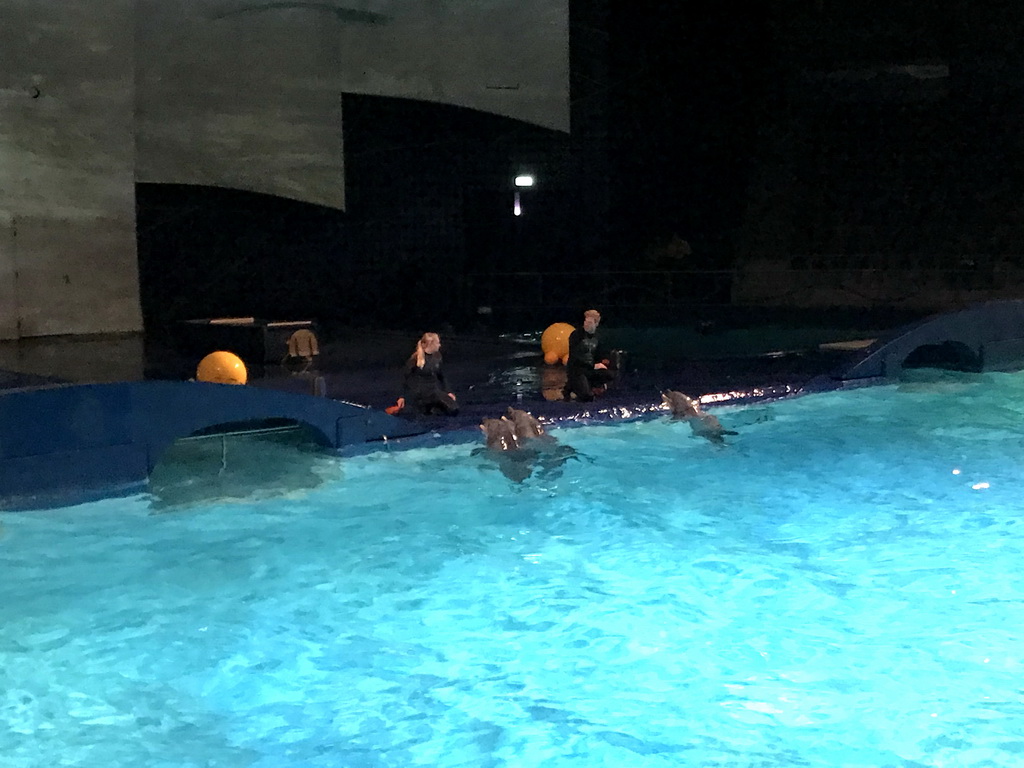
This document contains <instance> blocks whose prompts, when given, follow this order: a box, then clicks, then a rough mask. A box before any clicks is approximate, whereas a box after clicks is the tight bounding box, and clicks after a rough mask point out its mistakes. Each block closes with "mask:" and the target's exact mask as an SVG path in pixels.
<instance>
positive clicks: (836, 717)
mask: <svg viewBox="0 0 1024 768" xmlns="http://www.w3.org/2000/svg"><path fill="white" fill-rule="evenodd" d="M931 378H932V379H933V380H930V381H924V382H918V383H910V384H904V385H901V386H892V387H882V388H871V389H862V390H857V391H852V392H846V393H833V394H823V395H815V396H810V397H805V398H800V399H795V400H790V401H784V402H778V403H774V404H771V405H762V406H758V407H752V408H747V409H736V410H728V409H725V410H722V411H719V415H720V417H721V419H722V421H723V423H725V425H726V426H730V427H734V428H735V429H737V430H738V431H739V432H740V433H741V434H740V435H739V436H737V437H733V438H730V441H731V442H730V444H728V445H727V446H725V447H717V446H714V445H712V444H710V443H708V442H705V441H703V440H701V439H699V438H694V437H691V436H690V432H689V429H688V428H687V427H686V426H685V425H683V424H678V423H671V422H668V421H667V420H652V421H645V422H635V423H627V424H620V425H615V426H595V427H581V428H576V429H564V430H556V431H555V434H556V435H557V437H558V438H559V439H560V440H561V441H562V442H563V443H565V444H568V445H571V446H573V447H574V448H575V449H576V450H577V451H578V453H579V457H578V459H575V460H570V461H568V462H567V463H566V464H565V465H564V466H563V467H561V468H560V470H559V471H553V472H548V473H541V472H536V473H534V475H533V476H532V477H531V478H529V479H528V480H527V481H525V482H523V483H512V482H510V481H509V480H508V479H506V478H505V477H504V476H503V475H502V474H501V473H500V472H499V471H497V470H496V469H495V467H494V466H493V465H492V464H489V463H488V462H487V460H486V459H484V458H481V457H478V456H476V457H474V456H471V455H470V454H471V448H472V447H473V445H472V444H462V445H447V446H441V447H436V448H423V449H413V450H405V451H391V452H380V453H376V454H373V455H367V456H361V457H355V458H345V459H342V458H335V457H322V456H315V455H309V454H302V453H298V452H294V453H293V454H290V456H291V458H290V459H289V460H290V461H293V462H294V471H295V472H296V473H298V474H300V475H303V476H310V475H313V476H315V477H316V478H317V482H316V483H305V484H304V485H305V486H306V487H297V488H295V489H292V490H289V492H288V493H287V494H286V495H283V496H276V497H275V496H268V495H267V494H266V492H265V491H266V489H261V488H260V487H259V486H258V483H259V478H258V477H256V476H254V477H253V484H254V489H253V494H252V496H251V497H250V498H247V499H243V500H230V501H220V502H218V501H212V502H211V501H206V502H203V503H201V504H185V505H179V506H178V507H175V508H174V509H173V511H170V512H161V513H159V514H158V513H156V512H155V510H156V509H161V510H163V509H165V507H162V506H159V507H158V506H154V505H153V504H152V503H151V499H149V498H147V497H137V498H130V499H121V500H111V501H106V502H103V503H97V504H90V505H83V506H78V507H73V508H66V509H59V510H53V511H47V512H37V513H22V514H7V515H5V516H0V526H2V530H0V573H2V580H0V755H2V756H3V759H2V764H3V766H4V768H28V767H29V766H31V767H32V768H38V767H39V766H97V767H99V766H103V767H104V768H110V767H113V768H128V767H129V766H132V767H134V766H160V767H164V766H166V767H167V768H171V767H172V766H173V768H193V767H196V768H198V767H200V766H203V767H205V766H239V767H241V766H256V767H258V768H300V767H301V768H307V767H312V766H317V767H318V768H319V767H320V766H323V767H325V768H326V767H327V766H331V767H335V766H341V767H344V768H364V767H365V768H377V767H378V766H395V767H396V768H397V767H399V766H400V767H402V768H405V767H407V766H443V767H445V768H447V767H449V766H467V767H468V766H474V767H478V766H516V767H517V768H518V767H520V766H545V767H550V768H561V767H562V766H579V767H580V768H584V767H586V768H593V767H594V766H609V767H610V766H615V767H616V768H623V767H628V766H659V767H660V766H733V767H739V766H744V767H746V766H773V767H774V766H828V767H830V768H832V767H834V766H871V768H880V767H882V766H901V767H904V766H914V767H917V766H958V767H959V766H1016V765H1020V764H1022V762H1024V664H1022V655H1024V642H1022V639H1024V638H1022V632H1024V629H1022V628H1024V567H1022V562H1024V559H1022V550H1024V523H1022V514H1021V512H1022V507H1024V502H1022V501H1021V480H1022V477H1024V466H1022V461H1024V459H1022V457H1024V376H1021V375H1010V374H987V375H975V376H942V377H939V376H934V377H931ZM282 460H283V459H281V457H280V456H278V457H277V459H276V461H277V470H278V472H280V470H281V466H280V463H281V461H282Z"/></svg>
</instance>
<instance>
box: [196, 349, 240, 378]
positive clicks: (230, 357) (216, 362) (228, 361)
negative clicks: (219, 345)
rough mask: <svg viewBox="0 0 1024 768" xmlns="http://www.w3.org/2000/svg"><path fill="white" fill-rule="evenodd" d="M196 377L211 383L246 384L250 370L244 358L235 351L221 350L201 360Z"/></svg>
mask: <svg viewBox="0 0 1024 768" xmlns="http://www.w3.org/2000/svg"><path fill="white" fill-rule="evenodd" d="M196 379H197V380H198V381H206V382H210V383H211V384H245V382H247V381H248V380H249V372H248V371H247V370H246V369H245V363H243V362H242V358H240V357H239V356H238V355H236V354H234V353H233V352H225V351H223V350H220V351H218V352H211V353H210V354H208V355H207V356H206V357H204V358H203V359H202V360H200V361H199V366H198V367H197V368H196Z"/></svg>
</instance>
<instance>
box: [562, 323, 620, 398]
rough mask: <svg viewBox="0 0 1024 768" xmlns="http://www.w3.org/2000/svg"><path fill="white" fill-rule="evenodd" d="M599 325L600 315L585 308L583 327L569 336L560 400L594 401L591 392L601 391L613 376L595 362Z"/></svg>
mask: <svg viewBox="0 0 1024 768" xmlns="http://www.w3.org/2000/svg"><path fill="white" fill-rule="evenodd" d="M600 323H601V313H600V312H598V311H597V310H596V309H588V310H587V311H586V312H584V313H583V327H582V328H577V329H576V330H575V331H573V332H572V335H570V336H569V362H568V363H566V365H565V375H566V382H565V389H563V390H562V397H564V398H565V399H566V400H571V399H572V396H573V395H574V394H575V395H576V399H577V400H579V401H580V402H583V403H588V402H590V401H591V400H593V399H594V394H595V393H594V390H595V389H599V391H600V392H603V391H604V388H605V387H606V386H607V385H608V382H610V381H611V380H612V379H614V378H615V374H614V373H613V372H612V371H610V370H608V366H607V365H605V364H604V363H602V362H598V360H597V336H596V335H595V334H596V333H597V326H598V325H600Z"/></svg>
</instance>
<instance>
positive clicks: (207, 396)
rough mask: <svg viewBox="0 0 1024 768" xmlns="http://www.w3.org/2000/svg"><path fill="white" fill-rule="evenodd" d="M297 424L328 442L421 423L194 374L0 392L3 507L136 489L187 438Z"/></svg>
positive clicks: (398, 433) (394, 434)
mask: <svg viewBox="0 0 1024 768" xmlns="http://www.w3.org/2000/svg"><path fill="white" fill-rule="evenodd" d="M277 422H281V423H289V424H291V423H294V424H302V425H305V426H306V427H308V428H309V429H310V430H311V433H312V435H313V437H314V440H315V441H316V442H317V443H319V444H321V445H323V446H325V447H328V448H332V449H338V448H341V447H342V446H345V445H352V444H357V443H366V442H371V441H375V440H384V439H390V438H400V437H406V436H409V435H412V434H417V433H419V432H421V431H422V430H421V428H420V427H418V426H417V425H415V424H411V423H409V422H407V421H405V420H402V419H399V418H396V417H394V416H389V415H388V414H386V413H383V412H381V411H378V410H375V409H373V408H369V407H367V406H361V405H356V404H353V403H346V402H341V401H338V400H332V399H329V398H325V397H314V396H312V395H305V394H293V393H289V392H279V391H275V390H272V389H266V388H260V387H245V386H231V385H226V384H207V383H203V382H196V381H140V382H122V383H111V384H80V385H73V384H72V385H56V386H54V385H50V386H43V387H31V388H22V389H18V390H14V391H6V392H2V393H0V488H2V489H3V495H2V497H0V509H5V508H6V509H26V508H34V507H45V506H50V505H53V504H56V503H61V502H63V503H66V501H67V500H68V499H74V500H84V499H89V498H93V497H103V496H110V495H116V494H119V493H132V492H138V491H140V490H142V489H144V488H145V486H146V482H147V480H148V478H149V475H150V473H151V472H152V471H153V469H154V467H155V466H156V464H157V463H158V462H159V460H160V458H161V456H162V455H163V454H164V452H165V451H166V450H167V448H169V447H170V446H171V444H172V443H174V441H175V440H178V439H180V438H183V437H189V436H190V435H195V434H197V433H201V432H209V431H211V430H214V431H215V430H224V431H230V430H232V429H236V430H242V429H246V428H249V427H252V426H257V425H266V424H268V423H277Z"/></svg>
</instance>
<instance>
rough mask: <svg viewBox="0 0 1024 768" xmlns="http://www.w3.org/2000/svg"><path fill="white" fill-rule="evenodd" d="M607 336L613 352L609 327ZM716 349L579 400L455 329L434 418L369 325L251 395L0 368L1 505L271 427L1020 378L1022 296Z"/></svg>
mask: <svg viewBox="0 0 1024 768" xmlns="http://www.w3.org/2000/svg"><path fill="white" fill-rule="evenodd" d="M637 333H640V334H642V333H643V331H642V330H641V331H638V332H637ZM601 336H602V339H604V338H605V337H606V336H607V337H611V339H610V340H611V342H612V343H613V344H614V343H615V333H614V330H613V329H609V330H608V332H607V333H605V331H604V329H602V333H601ZM413 341H414V339H413ZM710 341H711V343H712V344H711V347H710V348H711V349H714V346H715V344H718V346H720V347H721V350H715V351H716V352H718V353H717V354H705V355H703V356H695V355H694V354H692V349H693V345H692V344H691V345H689V346H684V345H680V346H679V347H678V348H677V347H675V346H673V344H672V343H671V342H668V341H663V340H659V341H658V343H657V344H655V345H653V346H654V347H656V353H655V354H654V355H646V356H645V355H644V354H642V350H639V349H638V350H637V353H636V354H633V355H631V356H630V357H629V359H628V363H627V365H626V367H625V368H624V369H623V370H622V371H621V372H620V378H619V380H618V381H617V382H616V383H615V384H614V385H613V386H612V387H611V388H610V389H609V390H608V392H607V393H606V394H605V395H604V396H603V397H601V398H600V399H598V400H597V401H596V402H593V403H588V404H581V403H577V402H564V401H562V400H561V398H560V397H559V396H558V392H559V391H560V389H561V385H562V383H564V375H565V374H564V369H562V368H561V366H545V365H543V363H542V361H541V360H540V354H539V350H538V346H537V340H536V338H530V337H514V336H498V335H497V334H495V335H491V336H481V335H477V336H473V337H469V336H465V337H460V336H458V335H454V334H453V335H446V336H445V348H444V350H443V352H444V355H445V360H446V367H447V369H448V374H449V378H450V379H451V380H452V382H453V388H454V389H455V391H456V392H457V394H458V396H459V402H460V405H461V413H460V414H459V415H458V416H456V417H430V418H427V417H409V416H404V415H403V416H398V417H396V416H390V415H388V414H387V413H385V412H384V408H385V407H386V406H388V405H391V404H393V403H394V401H395V398H396V396H397V394H398V393H399V390H400V377H401V374H400V366H401V361H402V360H404V358H405V357H406V356H407V355H408V353H409V348H410V347H411V343H412V342H410V340H409V336H408V335H407V334H392V335H387V334H377V335H371V334H367V333H365V332H364V333H362V334H361V335H360V336H359V337H358V338H350V339H344V338H343V339H338V340H336V341H334V342H328V343H326V344H324V345H323V347H324V349H323V354H322V355H321V358H320V360H319V361H318V364H317V366H316V367H315V369H314V370H313V371H311V372H306V373H303V374H301V375H294V374H291V373H288V372H285V371H283V370H281V369H279V368H274V367H268V368H266V369H259V368H258V367H254V368H253V369H252V370H251V371H250V373H251V374H252V373H255V374H256V375H255V376H251V381H250V384H249V385H247V386H231V385H222V384H206V383H202V382H195V381H188V380H185V379H186V378H187V376H188V375H189V373H190V372H191V371H194V365H195V361H193V360H191V359H186V360H183V361H179V362H181V367H180V368H178V369H175V368H174V365H173V364H165V365H164V366H163V368H160V367H159V366H157V367H154V366H152V365H147V366H146V370H145V371H144V372H143V373H142V375H140V376H138V380H133V381H109V382H99V383H98V382H81V381H75V379H74V377H73V376H69V375H67V372H66V371H60V370H57V369H56V368H54V370H53V371H52V372H50V371H36V372H24V371H22V372H18V371H8V370H4V369H3V366H4V363H3V360H2V359H0V511H9V510H24V509H33V508H42V507H49V506H55V505H66V504H70V503H76V502H80V501H87V500H90V499H95V498H102V497H106V496H114V495H120V494H128V493H136V492H140V491H143V490H145V489H146V487H147V482H148V478H149V477H150V476H151V474H152V472H153V470H154V467H156V466H157V465H158V464H159V462H160V460H161V457H162V456H163V455H164V454H165V452H166V451H167V449H168V448H169V447H170V446H171V445H173V444H174V443H175V441H178V440H180V439H182V438H187V437H191V436H196V435H204V434H207V435H209V434H217V433H232V432H242V431H245V430H247V429H253V428H259V427H261V426H266V425H272V424H285V425H293V426H299V427H301V428H304V429H306V430H307V431H308V433H309V435H310V436H311V439H312V441H313V442H315V443H317V444H319V445H321V446H323V447H324V448H326V449H328V450H332V451H340V452H345V453H347V452H361V451H365V450H374V449H376V447H379V446H380V445H381V444H382V443H384V442H387V441H394V440H399V441H404V442H405V443H406V444H414V443H420V442H422V441H423V440H424V439H426V438H430V439H445V438H446V437H447V439H449V440H473V439H479V433H478V432H476V431H475V427H476V425H478V424H479V423H480V421H481V419H483V418H485V417H495V416H500V415H501V414H502V413H503V412H504V411H505V409H506V408H507V407H509V406H514V407H518V408H524V409H526V410H529V411H530V412H532V413H533V414H534V415H536V416H537V417H539V418H541V419H542V420H544V421H545V422H547V423H549V424H552V425H573V424H583V423H594V422H602V421H610V420H623V419H635V418H643V417H654V416H657V415H660V414H661V413H663V409H662V406H661V396H660V393H661V391H663V390H665V389H677V390H680V391H683V392H686V393H687V394H690V395H691V396H703V397H704V399H705V402H706V403H707V404H708V406H709V407H713V406H714V405H716V404H737V403H742V402H753V401H764V400H771V399H777V398H782V397H790V396H794V395H799V394H803V393H807V392H820V391H828V390H834V389H842V388H849V387H859V386H868V385H871V384H876V383H883V382H885V381H890V380H892V379H893V378H895V377H898V376H899V375H900V373H901V371H902V370H903V368H904V367H905V366H906V367H912V366H920V365H924V366H935V367H954V368H959V369H960V370H1008V369H1019V368H1021V367H1024V302H1022V301H1000V302H989V303H987V304H982V305H978V306H974V307H969V308H967V309H964V310H961V311H959V312H953V313H947V314H943V315H937V316H934V317H930V318H925V319H922V320H919V321H917V322H914V323H910V324H908V325H905V326H901V327H899V328H895V329H891V330H887V331H884V332H881V333H879V334H878V335H877V339H875V340H870V339H869V340H865V341H864V343H863V344H860V345H850V346H842V345H837V347H836V348H832V349H830V348H828V347H829V345H825V344H821V345H819V344H816V343H804V344H802V345H797V346H794V345H793V344H791V343H790V344H788V345H787V344H776V345H774V346H773V345H768V346H763V347H762V348H761V349H757V350H753V351H751V350H750V349H746V350H744V351H743V352H742V353H733V354H730V353H729V351H728V350H727V349H726V347H727V346H728V340H727V339H726V337H725V336H724V335H723V336H722V337H719V338H717V339H715V338H712V339H710ZM776 341H778V339H777V340H776ZM869 342H870V343H869ZM637 346H638V347H639V346H640V345H639V344H638V345H637ZM396 361H397V363H396ZM165 363H166V361H165ZM139 368H140V370H141V369H142V368H143V366H141V365H140V366H139ZM62 374H63V375H62ZM314 382H315V383H316V386H312V385H313V383H314ZM314 392H316V394H313V393H314Z"/></svg>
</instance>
